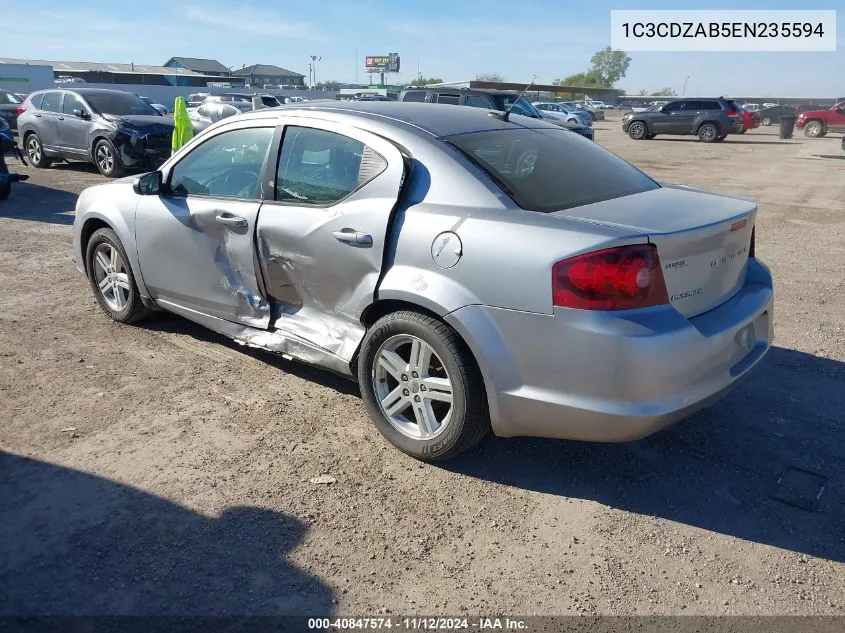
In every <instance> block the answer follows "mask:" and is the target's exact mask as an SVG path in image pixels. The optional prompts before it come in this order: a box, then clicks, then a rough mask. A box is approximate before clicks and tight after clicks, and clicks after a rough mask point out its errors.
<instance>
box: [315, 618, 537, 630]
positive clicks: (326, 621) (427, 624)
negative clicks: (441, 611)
mask: <svg viewBox="0 0 845 633" xmlns="http://www.w3.org/2000/svg"><path fill="white" fill-rule="evenodd" d="M526 627H527V624H526V622H525V621H524V620H521V619H518V618H508V617H490V618H484V617H482V618H440V617H419V616H417V617H407V618H406V617H372V618H364V617H361V618H309V619H308V628H309V629H310V630H317V631H362V630H365V631H367V630H368V631H374V630H383V629H387V630H392V629H397V630H400V631H471V630H476V631H508V630H509V631H527V628H526Z"/></svg>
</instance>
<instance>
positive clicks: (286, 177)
mask: <svg viewBox="0 0 845 633" xmlns="http://www.w3.org/2000/svg"><path fill="white" fill-rule="evenodd" d="M386 167H387V161H386V160H385V159H384V158H382V157H381V156H380V155H379V154H377V153H376V152H375V151H374V150H372V149H370V148H369V147H367V146H366V145H364V143H362V142H361V141H357V140H355V139H352V138H349V137H348V136H343V135H342V134H336V133H334V132H328V131H326V130H318V129H314V128H305V127H296V126H289V127H287V128H286V129H285V136H284V140H283V141H282V149H281V155H280V156H279V166H278V173H277V176H276V200H278V201H280V202H287V203H291V204H304V205H312V206H329V205H332V204H334V203H335V202H338V201H340V200H342V199H343V198H345V197H346V196H348V195H349V194H350V193H352V192H353V191H355V190H356V189H358V188H359V187H361V186H363V185H364V184H366V183H367V182H369V181H370V180H372V179H373V178H375V177H376V176H378V175H379V174H380V173H381V172H383V171H384V170H385V168H386Z"/></svg>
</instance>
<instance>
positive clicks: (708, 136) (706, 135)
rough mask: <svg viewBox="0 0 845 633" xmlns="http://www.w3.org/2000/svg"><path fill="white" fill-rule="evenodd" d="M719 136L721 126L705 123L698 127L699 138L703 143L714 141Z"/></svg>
mask: <svg viewBox="0 0 845 633" xmlns="http://www.w3.org/2000/svg"><path fill="white" fill-rule="evenodd" d="M718 137H719V128H717V127H716V125H715V124H713V123H705V124H704V125H702V126H701V127H700V128H698V139H699V140H700V141H701V142H703V143H712V142H713V141H715V140H716V139H717V138H718Z"/></svg>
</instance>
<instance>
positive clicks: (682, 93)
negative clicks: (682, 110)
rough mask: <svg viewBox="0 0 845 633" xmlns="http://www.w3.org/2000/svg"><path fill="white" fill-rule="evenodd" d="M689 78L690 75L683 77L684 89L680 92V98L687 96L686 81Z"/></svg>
mask: <svg viewBox="0 0 845 633" xmlns="http://www.w3.org/2000/svg"><path fill="white" fill-rule="evenodd" d="M689 78H690V75H687V76H686V77H684V89H683V91H681V96H682V97H683V96H685V95H686V94H687V80H688V79H689Z"/></svg>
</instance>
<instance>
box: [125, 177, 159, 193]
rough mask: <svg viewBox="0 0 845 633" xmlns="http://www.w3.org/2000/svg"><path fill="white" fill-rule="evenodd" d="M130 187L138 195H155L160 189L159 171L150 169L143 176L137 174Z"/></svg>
mask: <svg viewBox="0 0 845 633" xmlns="http://www.w3.org/2000/svg"><path fill="white" fill-rule="evenodd" d="M132 188H133V189H134V190H135V193H137V194H138V195H139V196H157V195H159V194H160V193H161V191H162V181H161V172H160V171H151V172H150V173H148V174H144V175H143V176H138V177H137V178H136V179H135V182H133V183H132Z"/></svg>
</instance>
